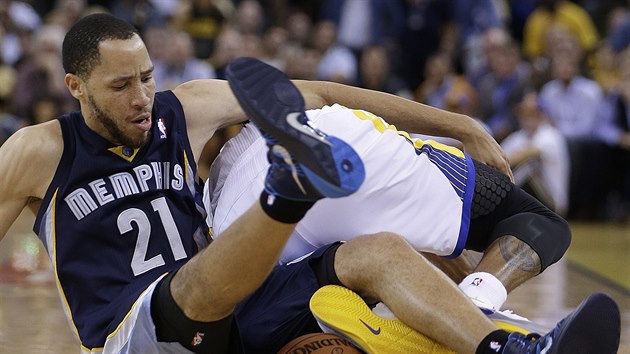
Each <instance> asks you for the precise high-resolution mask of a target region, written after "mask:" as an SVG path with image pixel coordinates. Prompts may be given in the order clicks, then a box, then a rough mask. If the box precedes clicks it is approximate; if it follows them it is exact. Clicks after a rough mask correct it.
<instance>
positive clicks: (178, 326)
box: [151, 272, 243, 354]
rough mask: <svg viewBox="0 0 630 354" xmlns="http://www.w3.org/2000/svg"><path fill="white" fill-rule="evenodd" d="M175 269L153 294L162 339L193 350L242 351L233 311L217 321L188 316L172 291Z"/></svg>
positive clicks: (156, 320) (156, 318) (158, 330)
mask: <svg viewBox="0 0 630 354" xmlns="http://www.w3.org/2000/svg"><path fill="white" fill-rule="evenodd" d="M174 275H175V272H172V273H170V274H168V275H167V276H165V277H164V278H162V280H160V282H159V283H158V284H157V285H156V287H155V290H154V291H153V296H152V298H151V317H153V323H154V324H155V334H156V337H157V340H158V341H160V342H179V343H180V344H181V345H183V346H184V347H185V348H186V349H188V350H190V351H192V352H194V353H210V352H212V353H226V354H227V353H242V352H243V350H242V347H241V342H240V337H239V331H238V326H237V325H236V321H235V320H234V315H229V316H228V317H226V318H224V319H221V320H219V321H214V322H199V321H194V320H191V319H190V318H188V317H186V315H185V314H184V312H183V311H182V310H181V309H180V308H179V306H178V305H177V303H176V302H175V300H174V299H173V295H172V294H171V280H172V279H173V276H174Z"/></svg>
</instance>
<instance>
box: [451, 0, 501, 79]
mask: <svg viewBox="0 0 630 354" xmlns="http://www.w3.org/2000/svg"><path fill="white" fill-rule="evenodd" d="M498 4H499V1H495V0H453V6H452V11H453V23H454V25H455V29H456V31H457V41H456V42H453V45H455V46H456V48H453V49H451V51H453V52H454V53H455V52H457V56H458V57H459V59H460V61H461V66H462V69H463V72H464V73H466V74H468V73H470V72H474V71H477V70H479V69H480V67H481V66H482V65H483V63H484V55H483V45H482V38H483V34H484V33H485V32H486V31H487V30H489V29H491V28H502V27H503V19H502V17H501V16H502V13H501V10H500V9H499V6H498Z"/></svg>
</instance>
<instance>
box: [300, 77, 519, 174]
mask: <svg viewBox="0 0 630 354" xmlns="http://www.w3.org/2000/svg"><path fill="white" fill-rule="evenodd" d="M294 83H295V84H296V85H297V86H298V88H299V89H300V91H302V93H303V95H304V97H305V98H306V102H307V105H308V107H309V108H319V107H321V106H323V105H326V104H328V105H331V104H334V103H339V104H341V105H344V106H346V107H349V108H358V109H364V110H367V111H369V112H372V113H374V114H376V115H378V116H381V117H383V118H384V119H385V120H386V121H387V122H388V123H391V124H394V125H395V126H396V127H397V128H398V129H401V130H404V131H407V132H411V133H420V134H427V135H436V136H444V137H450V138H454V139H457V140H459V141H461V142H462V143H463V144H464V149H465V150H466V152H467V153H468V154H470V156H472V157H473V158H474V159H476V160H478V161H480V162H483V163H485V164H488V165H490V166H492V167H494V168H496V169H498V170H499V171H501V172H503V173H505V174H507V175H508V176H510V178H511V179H512V180H513V177H512V171H511V169H510V164H509V162H508V159H507V157H506V155H505V153H504V152H503V150H502V149H501V147H500V146H499V144H498V143H497V142H496V140H495V139H494V138H493V137H492V136H491V135H490V134H488V132H487V131H486V130H485V129H484V128H483V127H482V126H481V125H480V124H479V123H477V121H475V120H474V119H472V118H471V117H468V116H466V115H463V114H457V113H453V112H448V111H445V110H441V109H437V108H435V107H431V106H428V105H425V104H422V103H418V102H415V101H411V100H408V99H405V98H402V97H399V96H395V95H392V94H389V93H384V92H378V91H373V90H367V89H362V88H358V87H352V86H348V85H343V84H338V83H332V82H322V81H294Z"/></svg>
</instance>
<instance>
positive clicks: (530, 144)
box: [0, 0, 630, 222]
mask: <svg viewBox="0 0 630 354" xmlns="http://www.w3.org/2000/svg"><path fill="white" fill-rule="evenodd" d="M94 12H110V13H112V14H114V15H116V16H118V17H120V18H123V19H125V20H127V21H129V22H131V23H133V24H134V25H135V26H136V27H137V28H138V29H139V30H140V33H141V34H142V36H143V38H144V40H145V42H146V44H147V48H148V50H149V53H150V55H151V57H152V59H153V62H154V65H155V73H154V74H155V75H154V77H155V81H156V84H157V88H158V90H166V89H171V88H173V87H174V86H176V85H177V84H178V83H181V82H183V81H187V80H191V79H197V78H223V72H224V69H225V67H226V65H227V64H228V63H229V62H230V61H231V60H232V59H233V58H236V57H240V56H252V57H257V58H260V59H262V60H264V61H266V62H268V63H270V64H272V65H274V66H276V67H278V68H279V69H281V70H283V71H284V72H285V73H287V75H288V76H289V77H291V78H293V79H308V80H327V81H335V82H341V83H345V84H349V85H353V86H359V87H364V88H369V89H374V90H379V91H385V92H388V93H391V94H394V95H399V96H402V97H405V98H409V99H412V100H416V101H418V102H422V103H426V104H429V105H432V106H435V107H438V108H443V109H447V110H450V111H454V112H459V113H463V114H466V115H468V116H471V117H473V118H476V119H478V121H479V122H480V123H481V124H483V125H484V126H485V127H486V128H487V129H488V131H489V132H490V133H491V134H492V135H493V136H494V137H495V138H496V140H497V141H498V142H499V143H501V144H502V146H503V147H504V149H505V151H506V153H507V154H508V156H509V157H510V161H511V164H512V168H513V170H514V174H515V178H516V182H517V183H518V184H519V185H522V186H524V188H525V189H526V190H528V191H529V192H531V193H532V194H534V195H535V196H536V197H538V198H539V199H540V200H541V201H543V202H544V203H545V204H547V205H548V206H550V207H551V208H553V209H554V210H556V211H557V212H558V213H560V214H562V215H564V216H566V217H568V218H569V219H577V220H606V221H622V222H628V221H630V49H628V48H629V47H630V46H629V44H630V5H629V2H628V1H627V0H624V1H622V0H617V1H615V0H608V1H599V0H582V1H578V0H574V1H569V0H113V1H98V0H94V1H91V0H56V1H48V0H21V1H18V0H0V144H2V143H3V142H4V141H5V140H6V138H7V137H8V136H10V135H11V134H12V133H13V132H15V131H16V130H17V129H19V128H21V127H24V126H26V125H30V124H36V123H40V122H44V121H47V120H50V119H52V118H54V117H56V116H58V115H59V114H62V113H65V112H67V111H71V110H76V109H77V108H78V104H77V102H76V101H75V100H74V99H73V98H72V97H71V96H70V95H69V93H68V91H67V89H66V88H65V85H64V81H63V77H64V72H63V69H62V65H61V44H62V41H63V36H64V34H65V32H66V31H67V30H68V28H69V27H70V26H71V25H72V24H73V23H74V22H75V21H76V20H77V19H79V18H80V17H82V16H84V15H86V14H90V13H94ZM233 128H234V129H231V128H228V129H226V130H225V131H222V132H221V134H219V136H218V137H217V139H215V143H216V144H217V146H218V145H220V144H221V143H222V142H223V140H224V139H226V138H227V137H229V136H231V135H233V134H234V133H235V131H237V130H238V127H233ZM222 139H223V140H222ZM450 143H453V144H455V145H456V144H457V142H455V141H451V142H450ZM216 151H217V150H216V146H215V147H213V146H209V147H208V149H207V151H206V152H205V153H206V155H207V156H206V159H207V160H208V161H210V160H211V158H212V156H213V154H214V153H216Z"/></svg>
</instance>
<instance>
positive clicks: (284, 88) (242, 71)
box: [226, 58, 365, 201]
mask: <svg viewBox="0 0 630 354" xmlns="http://www.w3.org/2000/svg"><path fill="white" fill-rule="evenodd" d="M226 78H227V81H228V83H229V85H230V88H231V89H232V91H233V92H234V95H235V96H236V98H237V100H238V102H239V103H240V105H241V107H242V108H243V110H244V111H245V113H246V114H247V116H248V117H249V118H250V119H251V121H252V122H253V123H254V124H255V125H256V127H257V128H258V129H259V130H260V131H261V133H262V135H263V137H264V138H265V140H266V141H267V145H268V146H269V152H268V154H267V157H268V159H269V162H270V163H271V168H270V170H269V173H268V174H267V177H266V179H265V189H266V190H267V192H268V193H269V194H272V195H275V196H281V197H283V198H286V199H290V200H298V201H316V200H319V199H321V198H324V197H328V198H339V197H344V196H347V195H350V194H352V193H354V192H355V191H356V190H357V189H359V187H360V186H361V184H362V183H363V180H364V179H365V169H364V166H363V162H362V161H361V158H360V157H359V156H358V155H357V153H356V152H355V151H354V149H353V148H352V147H351V146H350V145H348V144H347V143H345V142H344V141H342V140H340V139H338V138H336V137H333V136H329V135H326V134H325V133H324V132H322V131H320V130H319V129H317V128H316V127H315V126H314V125H313V124H312V122H310V121H309V119H308V118H307V116H306V113H305V112H304V98H303V97H302V94H301V93H300V91H299V90H298V89H297V87H295V85H293V83H292V82H291V81H290V80H289V79H288V77H287V76H286V75H285V74H284V73H283V72H281V71H280V70H278V69H276V68H274V67H272V66H270V65H268V64H265V63H263V62H262V61H260V60H258V59H254V58H238V59H236V60H234V61H232V62H231V63H230V65H229V66H228V67H227V69H226ZM291 181H293V183H291Z"/></svg>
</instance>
